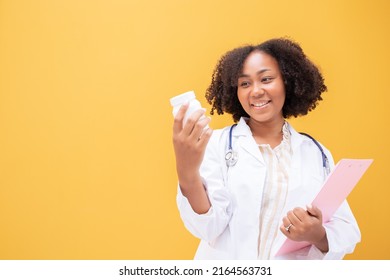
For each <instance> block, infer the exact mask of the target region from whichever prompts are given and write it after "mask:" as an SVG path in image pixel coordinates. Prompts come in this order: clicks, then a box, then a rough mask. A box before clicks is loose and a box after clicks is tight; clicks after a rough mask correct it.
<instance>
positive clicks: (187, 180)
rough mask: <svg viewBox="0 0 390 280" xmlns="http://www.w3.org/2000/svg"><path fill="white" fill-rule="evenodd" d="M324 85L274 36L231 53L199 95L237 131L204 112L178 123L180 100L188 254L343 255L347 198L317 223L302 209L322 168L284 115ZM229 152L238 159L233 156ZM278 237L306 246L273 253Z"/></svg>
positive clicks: (354, 234)
mask: <svg viewBox="0 0 390 280" xmlns="http://www.w3.org/2000/svg"><path fill="white" fill-rule="evenodd" d="M326 89H327V88H326V86H325V84H324V80H323V77H322V75H321V73H320V72H319V70H318V68H317V67H316V66H315V65H314V64H313V63H312V62H311V61H310V60H309V59H308V58H307V57H306V56H305V54H304V53H303V51H302V49H301V47H300V46H299V45H298V44H297V43H295V42H293V41H291V40H289V39H284V38H281V39H272V40H268V41H266V42H264V43H262V44H260V45H257V46H244V47H240V48H236V49H234V50H232V51H229V52H228V53H226V54H225V55H224V56H223V57H222V58H221V59H220V61H219V63H218V64H217V67H216V69H215V70H214V73H213V77H212V82H211V85H210V86H209V88H208V90H207V93H206V98H207V100H208V102H209V103H210V104H212V110H211V114H213V113H214V111H217V113H218V114H223V113H229V114H232V116H233V120H234V121H235V122H237V125H236V126H235V127H234V126H233V127H230V126H229V127H226V128H224V129H220V130H215V131H212V130H211V129H210V128H206V126H207V124H208V122H209V121H210V119H209V118H202V115H203V114H204V110H199V111H197V112H195V113H193V114H192V115H191V116H190V117H189V119H188V120H187V122H186V123H185V125H183V116H184V114H185V112H186V109H187V107H188V105H184V106H182V108H181V109H180V110H179V112H178V114H177V115H176V117H175V121H174V128H173V143H174V149H175V155H176V165H177V174H178V178H179V189H178V195H177V203H178V207H179V211H180V214H181V217H182V219H183V221H184V224H185V226H186V227H187V229H188V230H189V231H190V232H191V233H192V234H193V235H195V236H196V237H198V238H200V239H201V243H200V245H199V248H198V250H197V253H196V256H195V258H196V259H341V258H343V257H344V255H345V254H348V253H351V252H353V250H354V248H355V246H356V243H358V242H359V241H360V231H359V228H358V225H357V223H356V220H355V218H354V216H353V214H352V212H351V210H350V208H349V206H348V204H347V202H346V201H345V202H344V203H343V204H342V206H341V207H340V208H339V209H338V210H337V211H336V213H335V214H334V216H333V217H332V219H331V220H330V221H329V222H327V223H325V224H323V223H322V213H321V209H318V208H316V207H314V206H310V205H308V206H306V203H308V202H310V201H311V200H312V199H313V198H314V196H315V195H316V193H317V192H318V191H319V189H320V188H321V186H322V184H323V182H324V180H325V178H326V175H327V174H324V171H323V166H322V159H321V151H320V149H319V148H318V147H317V146H316V143H315V142H314V141H312V140H311V139H310V138H309V137H307V136H304V135H301V134H299V133H297V132H296V131H295V130H294V129H293V127H292V126H291V125H290V124H289V123H288V122H287V121H286V119H287V118H289V117H291V116H294V117H297V116H300V115H306V114H307V113H308V112H309V111H311V110H312V109H314V108H315V107H316V105H317V103H318V101H320V100H322V98H321V94H322V93H323V92H325V91H326ZM229 148H231V150H232V151H233V153H234V154H235V155H236V156H237V157H238V159H236V158H234V160H233V161H232V162H230V161H229V160H227V159H226V158H225V157H229V155H228V154H227V150H229ZM322 149H323V150H324V153H325V154H326V156H327V158H328V159H329V163H330V167H331V168H333V166H334V163H333V159H332V156H331V154H330V153H329V151H328V150H327V149H326V148H324V147H322ZM286 237H287V238H289V239H291V240H294V241H306V242H308V243H309V244H310V245H309V246H307V247H305V248H303V249H300V250H298V251H295V252H291V253H288V254H285V255H282V256H275V255H276V253H277V251H278V249H279V248H280V246H281V244H282V243H283V242H284V240H285V239H286Z"/></svg>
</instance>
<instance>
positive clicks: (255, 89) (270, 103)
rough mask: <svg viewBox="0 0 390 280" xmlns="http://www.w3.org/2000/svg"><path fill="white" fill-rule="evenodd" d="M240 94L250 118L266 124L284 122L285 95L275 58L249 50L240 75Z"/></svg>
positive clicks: (239, 97) (240, 99) (238, 94)
mask: <svg viewBox="0 0 390 280" xmlns="http://www.w3.org/2000/svg"><path fill="white" fill-rule="evenodd" d="M237 96H238V100H239V101H240V103H241V106H242V107H243V108H244V110H245V112H246V113H247V114H248V115H249V116H250V119H251V121H254V122H257V123H264V124H265V123H268V124H272V123H280V122H283V121H284V119H283V113H282V108H283V104H284V100H285V97H286V94H285V89H284V83H283V78H282V74H281V73H280V70H279V65H278V63H277V61H276V60H275V58H273V57H272V56H270V55H268V54H266V53H264V52H261V51H253V52H252V53H250V54H249V56H248V57H247V58H246V60H245V62H244V65H243V68H242V73H241V74H240V75H239V78H238V89H237Z"/></svg>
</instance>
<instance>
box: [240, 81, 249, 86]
mask: <svg viewBox="0 0 390 280" xmlns="http://www.w3.org/2000/svg"><path fill="white" fill-rule="evenodd" d="M249 85H250V83H249V82H245V81H244V82H241V83H240V87H243V88H247V87H249Z"/></svg>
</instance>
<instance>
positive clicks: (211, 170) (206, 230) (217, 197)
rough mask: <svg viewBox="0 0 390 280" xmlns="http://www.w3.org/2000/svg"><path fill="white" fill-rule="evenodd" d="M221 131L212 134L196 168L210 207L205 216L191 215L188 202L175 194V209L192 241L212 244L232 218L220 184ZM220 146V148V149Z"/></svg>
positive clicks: (229, 202)
mask: <svg viewBox="0 0 390 280" xmlns="http://www.w3.org/2000/svg"><path fill="white" fill-rule="evenodd" d="M221 137H222V131H219V130H216V131H214V133H213V135H212V137H211V139H210V141H209V143H208V145H207V148H206V152H205V156H204V159H203V162H202V165H201V168H200V174H201V177H202V181H203V185H204V187H205V189H206V192H207V195H208V197H209V200H210V203H211V207H210V209H209V211H208V212H207V213H205V214H197V213H196V212H194V211H193V209H192V207H191V205H190V203H189V202H188V199H187V198H186V197H185V196H184V195H183V194H182V193H181V191H180V186H179V187H178V193H177V205H178V209H179V212H180V216H181V218H182V220H183V222H184V225H185V226H186V228H187V229H188V230H189V231H190V232H191V233H192V234H193V235H194V236H196V237H198V238H200V239H203V240H205V241H208V242H212V241H213V240H214V239H215V238H216V237H218V236H219V235H220V234H221V233H222V232H223V231H224V230H225V229H226V227H227V225H228V223H229V220H230V218H231V216H232V204H231V195H230V193H229V191H228V190H227V187H226V186H225V184H224V175H223V174H224V172H225V170H224V166H222V164H224V163H225V162H224V161H223V158H221V152H223V150H221V147H222V149H223V148H224V147H225V143H223V142H224V141H223V139H222V140H221ZM221 145H222V146H221Z"/></svg>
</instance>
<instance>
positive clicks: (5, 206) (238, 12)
mask: <svg viewBox="0 0 390 280" xmlns="http://www.w3.org/2000/svg"><path fill="white" fill-rule="evenodd" d="M388 3H389V2H388V1H385V0H383V1H380V0H371V1H353V0H348V1H339V0H332V1H312V0H307V1H289V0H284V1H254V0H252V1H246V0H240V1H225V0H218V1H208V0H202V1H199V0H197V1H195V0H194V1H189V0H188V1H186V0H177V1H174V0H165V1H158V0H151V1H141V0H139V1H135V0H134V1H127V0H84V1H80V0H63V1H59V0H57V1H54V0H53V1H49V0H46V1H45V0H25V1H22V0H0V258H1V259H191V258H192V257H193V254H194V252H195V249H196V247H197V243H198V240H197V239H196V238H194V237H193V236H192V235H191V234H190V233H189V232H187V231H186V229H185V228H184V226H183V224H182V222H181V220H180V218H179V215H178V211H177V208H176V202H175V196H176V173H175V163H174V154H173V149H172V143H171V137H172V136H171V128H172V114H171V107H170V104H169V98H170V97H172V96H174V95H177V94H179V93H182V92H185V91H187V90H191V89H193V90H195V92H196V94H197V97H198V99H200V100H201V102H202V104H203V105H204V106H205V107H207V108H208V109H210V106H209V105H208V104H206V102H205V98H204V92H205V89H206V87H207V86H208V84H209V82H210V77H211V73H212V70H213V68H214V66H215V64H216V62H217V60H218V58H219V57H220V56H221V55H222V54H223V53H224V52H225V51H227V50H230V49H231V48H234V47H237V46H240V45H243V44H246V43H259V42H261V41H264V40H266V39H269V38H272V37H280V36H289V37H291V38H293V39H295V40H296V41H298V42H299V43H300V44H301V45H302V47H303V49H304V50H305V52H306V53H307V55H308V56H309V57H311V58H312V60H313V61H314V62H315V63H317V64H318V65H319V66H320V67H321V69H322V72H323V74H324V76H325V78H326V83H327V85H328V88H329V91H328V92H327V93H325V94H324V101H323V102H321V103H320V105H319V107H318V108H317V109H316V110H315V111H313V112H312V113H311V114H309V115H308V116H306V117H303V118H299V119H294V120H291V123H292V124H293V125H294V126H295V127H296V128H297V129H298V130H300V131H305V132H307V133H310V134H311V135H313V136H315V137H316V138H317V139H318V140H319V141H321V142H322V143H324V144H325V145H326V146H327V147H328V148H329V149H330V150H331V151H332V152H333V155H334V158H335V160H336V161H338V160H339V159H340V158H344V157H346V158H373V159H374V160H375V161H374V163H373V165H372V166H371V167H370V169H369V170H368V172H367V173H366V174H365V175H364V177H363V179H362V181H361V182H360V183H359V184H358V186H357V187H356V188H355V190H354V191H353V192H352V194H351V195H350V197H349V202H350V205H351V207H352V209H353V211H354V213H355V215H356V218H357V220H358V222H359V224H360V227H361V231H362V242H361V243H360V244H359V245H358V246H357V248H356V250H355V253H354V254H352V255H349V256H347V258H348V259H390V239H389V237H388V236H389V232H390V221H389V214H390V203H389V196H390V188H389V187H390V185H389V182H390V180H389V172H388V167H389V164H388V161H389V159H390V152H389V144H388V143H389V139H388V138H389V133H388V131H389V128H388V127H387V126H388V120H387V115H386V111H387V112H389V108H388V106H389V101H390V97H389V96H390V93H389V90H388V83H389V64H390V55H389V53H390V52H389V50H390V36H389V27H390V17H389V11H390V10H389V8H390V4H388ZM230 123H231V118H230V116H214V117H213V118H212V124H211V126H212V127H213V128H220V127H223V126H225V125H228V124H230Z"/></svg>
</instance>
